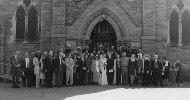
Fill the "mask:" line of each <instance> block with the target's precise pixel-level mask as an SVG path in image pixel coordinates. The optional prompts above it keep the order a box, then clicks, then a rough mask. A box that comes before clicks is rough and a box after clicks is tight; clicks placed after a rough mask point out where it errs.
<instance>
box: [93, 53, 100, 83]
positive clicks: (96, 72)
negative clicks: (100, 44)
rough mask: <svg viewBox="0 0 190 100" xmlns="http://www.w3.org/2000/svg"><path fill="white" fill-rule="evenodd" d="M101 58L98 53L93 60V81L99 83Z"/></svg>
mask: <svg viewBox="0 0 190 100" xmlns="http://www.w3.org/2000/svg"><path fill="white" fill-rule="evenodd" d="M98 60H99V58H98V55H96V56H95V58H94V60H93V61H92V66H91V69H92V72H93V83H95V84H97V83H98V79H99V67H98V65H99V61H98Z"/></svg>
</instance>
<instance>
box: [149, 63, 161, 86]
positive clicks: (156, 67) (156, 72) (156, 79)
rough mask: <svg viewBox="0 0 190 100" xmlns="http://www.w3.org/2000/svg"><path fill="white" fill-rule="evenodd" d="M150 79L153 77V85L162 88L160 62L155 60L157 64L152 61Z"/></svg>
mask: <svg viewBox="0 0 190 100" xmlns="http://www.w3.org/2000/svg"><path fill="white" fill-rule="evenodd" d="M151 65H152V71H153V73H152V77H153V84H154V85H156V86H158V83H160V85H161V86H163V83H162V77H161V73H162V72H161V71H162V68H163V66H162V63H161V61H159V60H157V62H156V61H155V60H153V61H152V64H151Z"/></svg>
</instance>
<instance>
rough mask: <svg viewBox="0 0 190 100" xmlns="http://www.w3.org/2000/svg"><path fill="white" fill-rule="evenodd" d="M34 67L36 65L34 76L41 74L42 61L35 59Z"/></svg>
mask: <svg viewBox="0 0 190 100" xmlns="http://www.w3.org/2000/svg"><path fill="white" fill-rule="evenodd" d="M33 65H34V74H40V61H39V60H38V58H36V57H34V59H33Z"/></svg>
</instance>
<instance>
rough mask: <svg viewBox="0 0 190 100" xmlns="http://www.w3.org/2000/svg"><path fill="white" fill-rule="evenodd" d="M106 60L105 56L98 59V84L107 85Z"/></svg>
mask: <svg viewBox="0 0 190 100" xmlns="http://www.w3.org/2000/svg"><path fill="white" fill-rule="evenodd" d="M106 62H107V59H106V58H104V59H100V61H99V68H100V71H101V74H100V80H99V84H100V85H108V82H107V75H106V65H107V63H106Z"/></svg>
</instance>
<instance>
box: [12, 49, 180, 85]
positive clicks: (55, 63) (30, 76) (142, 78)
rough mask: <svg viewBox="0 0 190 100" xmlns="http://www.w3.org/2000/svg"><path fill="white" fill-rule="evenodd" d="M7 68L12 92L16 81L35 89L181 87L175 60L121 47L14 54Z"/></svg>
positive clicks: (178, 66) (177, 61)
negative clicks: (99, 86) (86, 86)
mask: <svg viewBox="0 0 190 100" xmlns="http://www.w3.org/2000/svg"><path fill="white" fill-rule="evenodd" d="M10 64H11V72H12V87H13V88H19V86H18V83H19V77H22V84H23V86H24V87H25V86H28V87H32V86H35V87H36V88H39V87H46V88H51V87H63V86H71V85H80V86H81V85H87V84H99V85H113V84H116V85H131V86H133V85H137V86H149V85H154V86H159V85H160V86H167V85H169V83H170V84H171V85H175V86H178V85H179V86H182V80H181V68H182V65H181V63H180V61H179V60H176V61H173V62H171V63H170V62H169V61H167V60H166V57H164V58H162V59H159V58H158V55H155V56H154V58H152V59H151V57H150V55H149V54H147V53H146V54H143V53H142V51H141V50H135V49H130V48H129V47H126V48H124V47H122V46H120V47H119V49H118V50H115V47H114V46H112V47H111V48H107V49H101V48H100V49H98V50H93V51H91V52H89V50H88V49H84V50H82V49H81V48H77V49H76V50H75V51H73V50H71V49H70V48H69V46H68V47H67V48H66V50H65V51H63V50H59V51H57V52H53V51H52V50H50V51H48V52H44V53H43V54H42V53H41V52H40V51H37V52H36V53H35V52H30V54H29V53H25V54H24V56H21V55H19V52H18V51H15V54H14V56H12V57H11V59H10ZM20 73H21V75H20Z"/></svg>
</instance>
